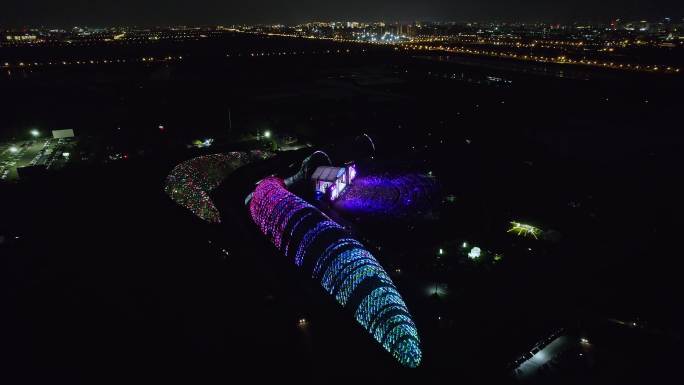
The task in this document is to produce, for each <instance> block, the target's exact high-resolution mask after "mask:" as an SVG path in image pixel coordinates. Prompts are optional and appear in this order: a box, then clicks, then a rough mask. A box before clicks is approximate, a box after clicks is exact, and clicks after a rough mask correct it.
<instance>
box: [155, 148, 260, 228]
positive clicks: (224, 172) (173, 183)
mask: <svg viewBox="0 0 684 385" xmlns="http://www.w3.org/2000/svg"><path fill="white" fill-rule="evenodd" d="M272 155H273V154H272V153H269V152H264V151H252V152H249V153H248V152H229V153H226V154H212V155H205V156H200V157H197V158H193V159H190V160H188V161H186V162H183V163H181V164H179V165H178V166H176V167H175V168H174V169H173V170H172V171H171V173H170V174H169V176H168V177H167V178H166V185H165V187H164V191H166V193H167V194H168V195H169V197H171V199H173V200H174V201H175V202H176V203H178V204H179V205H181V206H183V207H185V208H187V209H188V210H190V211H192V212H193V213H194V214H195V215H197V216H198V217H200V218H201V219H203V220H205V221H207V222H210V223H219V222H220V221H221V216H220V214H219V211H218V209H216V207H215V206H214V203H213V202H212V200H211V198H210V197H209V193H210V192H211V191H212V190H214V189H215V188H216V187H218V186H219V185H220V184H221V182H223V180H224V179H225V178H226V177H227V176H228V175H230V174H231V173H232V172H233V171H235V170H237V169H238V168H240V167H242V166H244V165H246V164H249V163H251V162H254V161H256V160H260V159H266V158H269V157H270V156H272Z"/></svg>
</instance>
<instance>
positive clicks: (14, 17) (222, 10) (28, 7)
mask: <svg viewBox="0 0 684 385" xmlns="http://www.w3.org/2000/svg"><path fill="white" fill-rule="evenodd" d="M683 15H684V5H683V4H682V3H680V2H676V1H670V0H659V1H648V2H647V1H643V0H632V1H629V2H628V3H627V4H625V2H623V1H615V0H610V1H605V2H601V3H598V4H597V3H595V2H590V1H588V0H578V1H573V2H560V3H559V2H544V1H539V0H524V1H519V2H516V3H513V4H512V3H511V2H507V1H503V0H495V1H489V2H487V3H486V4H480V3H478V2H476V1H474V0H460V1H457V2H451V3H448V2H444V1H439V0H428V1H424V2H419V3H417V2H409V1H403V0H400V1H393V2H390V1H386V0H376V1H372V2H370V3H369V2H362V1H358V0H352V1H349V2H345V3H333V4H331V3H320V2H313V1H309V0H296V1H294V2H288V3H281V2H276V1H273V0H260V1H257V2H249V3H236V2H216V1H213V0H199V1H196V2H193V3H188V2H183V1H173V0H172V1H166V2H161V1H158V0H152V1H147V2H145V4H142V5H141V4H138V3H136V2H133V1H130V0H125V1H123V2H115V1H110V0H99V1H95V2H86V1H80V0H68V1H62V2H58V3H56V2H49V1H45V0H38V1H34V2H31V3H26V2H20V1H16V0H11V1H9V2H8V3H7V4H5V10H4V12H3V13H2V15H0V26H2V27H6V28H8V27H9V28H17V27H24V26H52V27H66V26H74V25H91V26H95V25H96V26H114V25H120V26H132V25H138V26H156V25H183V24H188V25H214V24H274V23H284V24H298V23H306V22H313V21H330V20H355V21H362V22H370V21H386V22H389V21H399V22H410V21H415V20H421V21H444V22H446V21H456V22H464V21H501V22H530V23H531V22H549V23H568V22H573V21H581V22H608V21H610V20H613V19H617V18H623V19H628V20H629V19H641V18H648V19H655V20H658V19H662V18H664V17H670V18H672V20H673V21H679V20H680V19H681V18H682V17H683Z"/></svg>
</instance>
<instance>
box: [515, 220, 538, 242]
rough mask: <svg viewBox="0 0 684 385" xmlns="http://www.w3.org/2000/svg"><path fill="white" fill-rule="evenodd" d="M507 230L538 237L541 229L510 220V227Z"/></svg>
mask: <svg viewBox="0 0 684 385" xmlns="http://www.w3.org/2000/svg"><path fill="white" fill-rule="evenodd" d="M508 232H509V233H515V234H517V235H520V236H523V237H532V238H534V239H539V236H540V235H541V233H542V231H541V229H539V228H537V227H534V226H532V225H526V224H524V223H520V222H511V228H510V229H509V230H508Z"/></svg>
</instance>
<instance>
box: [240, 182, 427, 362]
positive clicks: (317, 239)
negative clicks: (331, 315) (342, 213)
mask: <svg viewBox="0 0 684 385" xmlns="http://www.w3.org/2000/svg"><path fill="white" fill-rule="evenodd" d="M249 211H250V215H251V217H252V220H253V221H254V223H256V225H257V226H258V227H259V229H260V230H261V232H262V233H264V234H265V235H266V236H267V237H269V238H270V240H271V242H272V243H273V244H274V245H275V246H276V247H277V248H278V249H279V250H280V251H281V252H282V253H283V254H285V256H286V257H288V258H291V259H292V260H293V262H294V263H295V264H296V265H297V266H298V267H300V268H301V269H303V270H304V271H305V272H306V274H311V277H312V278H314V279H316V280H317V281H320V283H321V285H322V286H323V289H324V290H325V291H326V292H328V293H329V294H330V295H332V296H333V297H335V299H336V300H337V302H338V303H339V304H340V305H342V306H343V307H345V308H346V309H348V310H350V311H351V312H352V313H353V315H354V318H355V319H356V320H357V321H358V322H359V323H360V324H361V326H363V327H364V328H365V329H366V330H367V331H368V332H369V333H370V334H371V335H372V336H373V338H374V339H375V340H376V341H377V342H379V343H380V344H381V345H382V346H383V347H384V348H385V349H386V350H387V351H388V352H390V353H391V354H392V355H393V356H394V358H396V359H397V361H399V362H400V363H401V364H402V365H404V366H407V367H417V366H418V365H419V364H420V361H421V357H422V353H421V350H420V340H419V338H418V331H417V330H416V326H415V324H414V322H413V320H412V318H411V315H410V314H409V311H408V309H407V308H406V304H405V303H404V301H403V299H402V298H401V296H400V295H399V293H398V291H397V288H396V287H395V286H394V283H393V282H392V280H391V279H390V277H389V275H388V274H387V273H386V272H385V270H384V269H383V268H382V267H381V266H380V264H379V263H378V261H377V260H376V259H375V257H374V256H373V255H372V254H371V253H370V252H369V251H368V250H366V249H365V248H364V247H363V245H361V243H360V242H359V241H357V240H356V239H354V238H353V237H352V236H351V234H350V233H349V232H348V231H346V230H345V229H344V228H342V226H340V225H338V224H337V223H335V222H333V221H332V220H330V219H329V218H328V217H327V216H326V215H325V214H323V213H322V212H321V211H319V210H318V209H316V208H314V207H313V206H311V205H310V204H308V203H307V202H306V201H304V200H303V199H301V198H299V197H298V196H296V195H294V194H292V193H290V192H289V191H288V190H287V189H286V187H285V184H284V182H283V181H282V180H281V179H278V178H274V177H270V178H267V179H264V180H263V181H261V182H260V183H259V185H258V186H257V187H256V189H255V191H254V193H253V197H252V200H251V201H250V205H249Z"/></svg>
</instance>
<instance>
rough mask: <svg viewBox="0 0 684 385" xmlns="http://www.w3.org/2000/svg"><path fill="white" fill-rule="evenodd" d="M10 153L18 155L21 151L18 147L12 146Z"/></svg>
mask: <svg viewBox="0 0 684 385" xmlns="http://www.w3.org/2000/svg"><path fill="white" fill-rule="evenodd" d="M9 151H10V152H11V153H12V154H16V153H17V152H19V149H18V148H17V147H16V146H12V147H10V148H9Z"/></svg>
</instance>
